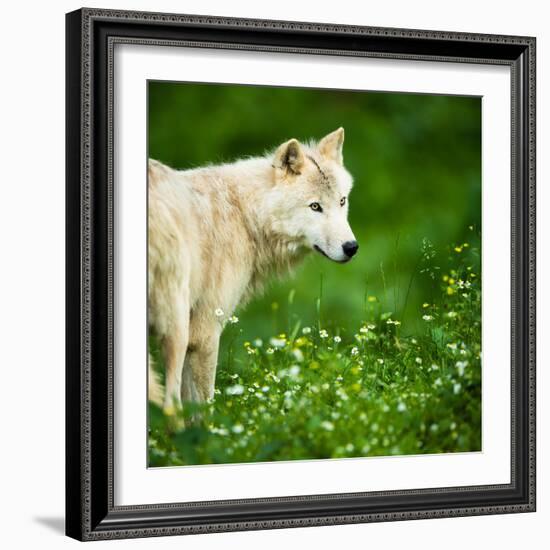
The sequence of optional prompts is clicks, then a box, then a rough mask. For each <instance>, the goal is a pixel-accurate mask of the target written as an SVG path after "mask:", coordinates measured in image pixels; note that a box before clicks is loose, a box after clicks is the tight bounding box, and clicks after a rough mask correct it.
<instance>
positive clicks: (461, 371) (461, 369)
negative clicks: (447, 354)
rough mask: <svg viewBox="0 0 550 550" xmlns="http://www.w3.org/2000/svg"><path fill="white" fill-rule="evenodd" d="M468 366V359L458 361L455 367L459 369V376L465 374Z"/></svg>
mask: <svg viewBox="0 0 550 550" xmlns="http://www.w3.org/2000/svg"><path fill="white" fill-rule="evenodd" d="M467 366H468V361H457V362H456V364H455V367H456V368H457V369H458V376H464V369H465V368H466V367H467Z"/></svg>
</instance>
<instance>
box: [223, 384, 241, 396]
mask: <svg viewBox="0 0 550 550" xmlns="http://www.w3.org/2000/svg"><path fill="white" fill-rule="evenodd" d="M225 393H226V394H227V395H242V394H243V393H244V386H242V385H241V384H235V385H234V386H228V387H227V388H226V389H225Z"/></svg>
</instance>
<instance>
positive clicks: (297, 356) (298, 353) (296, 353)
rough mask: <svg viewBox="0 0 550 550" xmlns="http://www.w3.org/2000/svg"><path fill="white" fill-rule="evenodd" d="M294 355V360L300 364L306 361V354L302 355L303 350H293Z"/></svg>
mask: <svg viewBox="0 0 550 550" xmlns="http://www.w3.org/2000/svg"><path fill="white" fill-rule="evenodd" d="M292 355H293V356H294V359H296V361H298V362H300V363H301V362H302V361H303V360H304V354H303V353H302V350H301V349H299V348H294V349H293V350H292Z"/></svg>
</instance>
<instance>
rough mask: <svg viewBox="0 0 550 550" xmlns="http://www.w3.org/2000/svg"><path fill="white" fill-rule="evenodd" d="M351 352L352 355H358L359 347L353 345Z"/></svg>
mask: <svg viewBox="0 0 550 550" xmlns="http://www.w3.org/2000/svg"><path fill="white" fill-rule="evenodd" d="M351 354H352V355H359V348H358V347H357V346H354V347H352V348H351Z"/></svg>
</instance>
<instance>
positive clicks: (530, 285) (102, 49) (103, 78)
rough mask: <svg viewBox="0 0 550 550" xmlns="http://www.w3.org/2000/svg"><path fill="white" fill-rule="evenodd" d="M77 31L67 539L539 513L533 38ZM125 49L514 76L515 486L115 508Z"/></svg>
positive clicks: (81, 19) (301, 26) (71, 60)
mask: <svg viewBox="0 0 550 550" xmlns="http://www.w3.org/2000/svg"><path fill="white" fill-rule="evenodd" d="M66 29H67V36H66V47H67V58H66V64H67V81H66V86H67V88H66V90H67V131H66V155H67V157H66V158H67V166H66V168H67V170H66V206H67V211H66V223H67V241H66V259H67V270H66V277H67V278H66V289H67V290H66V293H67V294H66V297H67V311H66V338H67V344H66V345H67V348H66V532H67V535H69V536H71V537H74V538H77V539H79V540H100V539H113V538H128V537H144V536H161V535H176V534H188V533H203V532H216V531H234V530H246V529H271V528H282V527H299V526H315V525H331V524H344V523H356V522H372V521H390V520H406V519H420V518H438V517H452V516H465V515H474V514H496V513H511V512H529V511H534V510H535V39H534V38H531V37H519V36H496V35H480V34H463V33H452V32H435V31H418V30H404V29H389V28H374V27H352V26H338V25H326V24H314V23H295V22H283V21H263V20H247V19H230V18H216V17H203V16H191V15H174V14H159V13H139V12H123V11H110V10H101V9H82V10H78V11H75V12H72V13H69V14H68V15H67V27H66ZM115 43H140V44H144V45H147V44H151V45H163V44H169V45H171V46H174V45H177V46H191V45H193V46H195V47H196V46H199V47H206V48H230V49H231V48H233V49H245V50H253V51H266V52H270V51H285V52H289V53H315V54H322V55H333V56H346V55H353V56H365V57H384V58H391V59H403V60H427V61H446V62H449V61H451V62H457V63H472V62H475V63H484V64H499V65H507V66H509V67H510V68H511V74H512V82H511V97H512V109H511V116H510V124H511V130H512V132H511V136H512V140H511V158H512V166H511V189H510V193H511V199H512V211H511V220H512V235H511V242H512V247H511V251H510V258H511V268H512V287H511V289H510V291H511V304H512V310H511V319H512V330H511V335H510V338H511V349H512V354H511V367H512V368H511V372H512V380H511V390H512V395H511V403H512V407H511V411H510V421H511V434H512V438H511V445H512V448H511V464H510V468H511V482H510V483H509V484H505V485H490V486H489V485H487V486H472V487H449V488H443V489H441V488H439V489H430V488H425V489H420V490H401V491H393V490H392V491H383V492H377V493H345V494H332V495H304V496H301V497H281V498H263V499H247V500H231V501H223V502H222V501H216V502H201V503H196V502H195V503H186V502H181V503H167V504H147V503H143V504H142V505H136V506H124V507H117V506H115V505H114V498H113V486H114V485H113V437H114V433H113V369H114V368H116V366H115V365H114V363H113V346H114V333H113V258H114V254H116V251H115V250H114V249H113V185H116V182H114V181H113V169H112V167H113V148H112V132H113V74H114V73H113V71H114V67H113V47H114V44H115ZM502 337H503V338H504V337H508V335H502ZM182 498H185V495H182Z"/></svg>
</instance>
